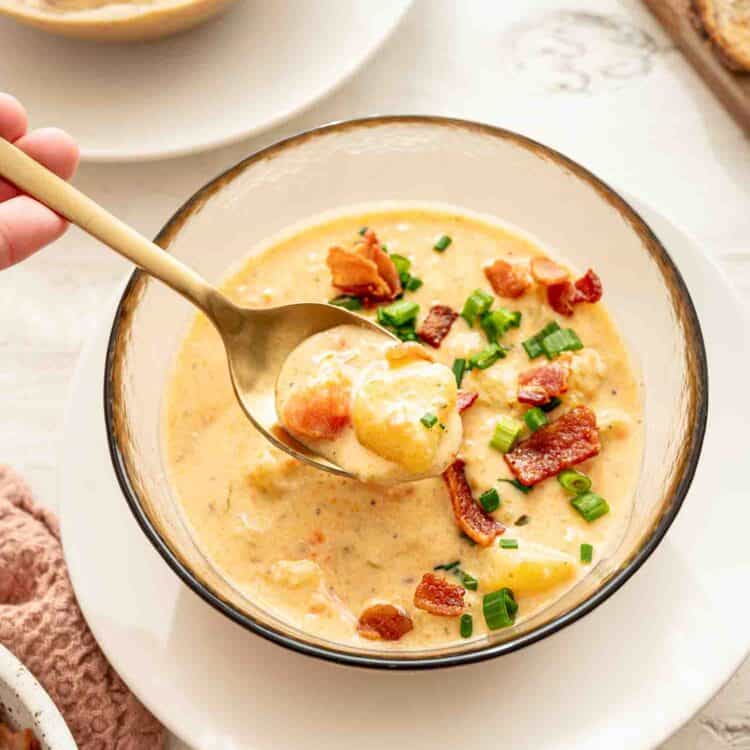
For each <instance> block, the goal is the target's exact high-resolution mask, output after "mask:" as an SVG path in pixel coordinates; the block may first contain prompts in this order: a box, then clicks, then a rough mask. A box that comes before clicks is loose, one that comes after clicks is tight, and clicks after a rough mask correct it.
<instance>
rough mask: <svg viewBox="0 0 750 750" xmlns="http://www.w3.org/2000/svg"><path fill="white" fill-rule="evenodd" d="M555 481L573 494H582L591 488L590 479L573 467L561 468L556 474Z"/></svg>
mask: <svg viewBox="0 0 750 750" xmlns="http://www.w3.org/2000/svg"><path fill="white" fill-rule="evenodd" d="M557 481H558V482H560V484H561V485H562V486H563V487H564V488H565V489H566V490H568V492H572V493H573V494H574V495H582V494H583V493H584V492H588V491H589V490H590V489H591V479H589V477H587V476H586V475H585V474H581V472H580V471H576V470H575V469H563V470H562V471H561V472H560V473H559V474H558V475H557Z"/></svg>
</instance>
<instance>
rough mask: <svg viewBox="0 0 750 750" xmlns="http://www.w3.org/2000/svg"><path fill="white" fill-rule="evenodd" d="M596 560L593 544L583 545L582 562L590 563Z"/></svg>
mask: <svg viewBox="0 0 750 750" xmlns="http://www.w3.org/2000/svg"><path fill="white" fill-rule="evenodd" d="M593 559H594V546H593V545H591V544H582V545H581V562H582V563H590V562H591V561H592V560H593Z"/></svg>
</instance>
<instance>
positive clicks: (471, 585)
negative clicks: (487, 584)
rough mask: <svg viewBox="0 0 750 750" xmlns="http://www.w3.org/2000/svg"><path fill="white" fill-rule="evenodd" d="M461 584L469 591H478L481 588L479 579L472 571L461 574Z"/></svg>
mask: <svg viewBox="0 0 750 750" xmlns="http://www.w3.org/2000/svg"><path fill="white" fill-rule="evenodd" d="M461 584H462V585H463V587H464V588H465V589H468V590H469V591H476V590H477V589H478V588H479V581H477V579H476V578H474V576H473V575H471V574H470V573H462V574H461Z"/></svg>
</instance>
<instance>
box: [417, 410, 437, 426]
mask: <svg viewBox="0 0 750 750" xmlns="http://www.w3.org/2000/svg"><path fill="white" fill-rule="evenodd" d="M419 421H420V422H421V423H422V424H423V425H424V426H425V427H427V428H428V429H429V428H430V427H434V426H435V425H436V424H437V421H438V418H437V417H436V416H435V415H434V414H433V413H432V412H431V411H428V412H427V413H426V414H423V415H422V416H421V417H420V418H419Z"/></svg>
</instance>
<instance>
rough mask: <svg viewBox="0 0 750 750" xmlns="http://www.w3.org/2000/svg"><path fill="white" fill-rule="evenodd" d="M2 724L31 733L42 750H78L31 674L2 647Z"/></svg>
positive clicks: (56, 712) (0, 689)
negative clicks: (28, 730)
mask: <svg viewBox="0 0 750 750" xmlns="http://www.w3.org/2000/svg"><path fill="white" fill-rule="evenodd" d="M0 721H2V722H4V723H6V724H8V725H9V726H10V727H11V728H13V729H14V730H21V729H31V731H32V732H34V734H35V735H36V738H37V739H38V740H39V741H40V742H41V743H42V748H43V750H76V748H77V745H76V743H75V741H74V740H73V736H72V735H71V734H70V730H69V729H68V726H67V724H66V723H65V720H64V719H63V717H62V714H61V713H60V712H59V711H58V710H57V706H55V704H54V703H53V702H52V699H51V698H50V697H49V695H47V692H46V691H45V689H44V688H43V687H42V686H41V685H40V684H39V683H38V682H37V680H36V678H35V677H34V675H33V674H31V672H29V670H28V669H26V667H25V666H24V665H23V664H22V663H21V662H20V661H19V660H18V659H16V657H15V656H13V654H12V653H11V652H10V651H8V649H6V648H4V647H3V646H0Z"/></svg>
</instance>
